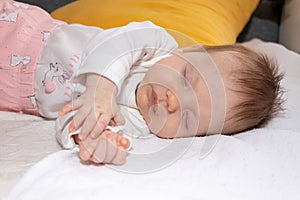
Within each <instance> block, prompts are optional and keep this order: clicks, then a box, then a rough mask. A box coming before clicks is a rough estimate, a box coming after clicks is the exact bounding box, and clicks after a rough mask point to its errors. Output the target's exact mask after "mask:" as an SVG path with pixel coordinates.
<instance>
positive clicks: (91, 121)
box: [79, 112, 97, 140]
mask: <svg viewBox="0 0 300 200" xmlns="http://www.w3.org/2000/svg"><path fill="white" fill-rule="evenodd" d="M96 123H97V118H96V116H95V114H94V113H93V112H90V113H89V114H88V116H87V117H86V118H85V119H84V122H83V124H82V127H81V130H80V133H79V138H80V139H81V140H85V139H86V138H87V137H88V136H89V135H90V133H91V132H92V130H93V129H94V127H95V126H96ZM92 139H95V138H92Z"/></svg>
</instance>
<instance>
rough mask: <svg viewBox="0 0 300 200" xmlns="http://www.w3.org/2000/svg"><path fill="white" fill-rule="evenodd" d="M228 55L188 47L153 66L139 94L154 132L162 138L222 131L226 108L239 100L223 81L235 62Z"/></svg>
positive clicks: (139, 105)
mask: <svg viewBox="0 0 300 200" xmlns="http://www.w3.org/2000/svg"><path fill="white" fill-rule="evenodd" d="M191 50H192V49H191ZM227 59H228V58H226V55H210V56H208V54H207V53H203V52H190V51H189V50H187V49H185V52H184V53H179V54H177V53H175V54H173V55H172V56H170V57H167V58H164V59H162V60H160V61H159V62H157V63H156V64H155V65H154V66H153V67H151V68H150V69H149V71H148V72H147V73H146V75H145V77H144V79H143V80H142V82H141V84H140V85H139V88H138V90H137V97H136V98H137V105H138V107H139V110H140V112H141V114H142V115H143V117H144V119H145V121H146V123H147V125H148V127H149V129H150V130H151V132H152V133H154V134H156V135H157V136H159V137H163V138H174V137H188V136H194V135H205V134H206V133H208V132H218V131H219V132H220V131H221V130H222V127H223V123H224V119H225V115H226V110H227V109H228V108H230V107H232V106H233V105H235V104H236V100H235V98H234V94H228V93H229V92H231V91H227V89H225V88H226V87H224V85H223V83H226V82H227V81H226V80H225V79H224V78H223V77H224V76H226V75H228V73H230V72H231V70H232V67H231V66H233V65H232V63H230V62H229V61H226V60H227ZM228 60H230V59H228ZM203 77H206V78H203ZM224 80H225V81H224ZM225 85H228V84H225ZM209 91H210V92H209ZM225 93H226V95H227V97H226V95H225ZM231 93H232V92H231ZM226 102H227V103H226ZM212 108H214V109H213V110H214V111H213V113H212V112H211V110H212ZM213 117H214V121H215V122H211V118H213ZM210 123H211V124H210Z"/></svg>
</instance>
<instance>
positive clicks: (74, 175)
mask: <svg viewBox="0 0 300 200" xmlns="http://www.w3.org/2000/svg"><path fill="white" fill-rule="evenodd" d="M247 45H249V46H252V47H253V48H257V49H259V50H262V51H264V52H266V53H267V54H269V55H272V56H274V57H276V58H278V62H279V64H280V69H281V70H282V71H285V72H286V77H285V79H284V81H283V86H284V88H285V90H286V93H285V96H284V97H285V98H286V99H287V101H286V103H285V104H284V106H285V108H286V113H285V115H284V116H282V117H279V118H275V119H273V120H272V121H271V122H270V123H269V124H268V126H267V127H265V128H263V129H256V130H252V131H248V132H245V133H242V134H239V135H236V136H211V137H202V138H194V139H190V138H186V139H176V140H162V139H158V138H155V137H152V138H150V139H148V140H146V141H143V140H141V141H139V140H135V141H134V145H133V147H134V150H135V151H136V152H139V151H140V152H141V154H140V155H138V154H136V155H138V156H131V155H130V156H129V157H128V160H127V164H126V165H125V166H122V167H120V168H116V167H112V166H109V165H106V166H95V165H85V164H83V163H81V162H80V161H79V159H78V155H77V151H76V150H72V151H59V152H57V153H55V154H52V155H50V156H48V157H46V158H45V159H43V160H42V161H40V162H39V163H38V164H36V165H34V166H33V167H32V168H30V170H29V171H27V173H26V174H25V176H23V177H22V179H21V180H20V182H18V184H17V185H15V187H14V188H13V189H12V190H11V192H10V194H9V195H8V196H7V198H6V199H8V200H21V199H24V200H25V199H28V200H35V199H37V200H41V199H43V200H46V199H63V200H68V199H70V200H71V199H72V200H75V199H82V200H86V199H117V198H122V199H130V200H132V199H151V200H153V199H230V200H232V199H239V200H240V199H255V200H258V199H272V200H277V199H278V200H279V199H289V200H293V199H295V200H296V199H299V191H298V188H300V170H299V169H300V156H299V155H300V145H299V144H300V123H299V121H300V117H299V116H300V104H299V100H300V56H299V55H298V54H296V53H293V52H291V51H288V50H287V49H285V48H284V47H282V46H280V45H277V44H271V43H261V42H259V41H253V42H251V43H248V44H247ZM39 123H41V124H39ZM42 123H47V124H48V123H52V122H45V121H43V122H37V124H35V125H34V126H32V127H33V128H35V129H34V130H29V128H27V129H25V130H28V131H29V132H36V133H40V130H41V128H42V127H43V126H42V125H43V124H42ZM48 125H49V124H48ZM27 126H28V125H27ZM25 127H26V126H25ZM5 128H6V129H5ZM7 129H9V126H5V125H4V126H3V129H2V125H1V131H5V130H7ZM9 130H10V129H9ZM22 130H23V129H22ZM5 133H6V132H5ZM3 145H7V144H6V143H3ZM46 146H47V145H46V144H45V147H46ZM168 147H171V148H168ZM176 147H178V148H176ZM4 150H6V149H4ZM143 151H145V152H153V154H150V155H153V156H152V157H151V156H148V155H149V154H143ZM25 152H26V151H25ZM155 152H157V154H156V153H155ZM0 153H1V152H0ZM145 155H146V156H145ZM1 164H2V163H0V165H1ZM0 172H1V171H0ZM132 172H138V173H140V174H133V173H132ZM146 172H148V173H146ZM0 175H1V173H0Z"/></svg>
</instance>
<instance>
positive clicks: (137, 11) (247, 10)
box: [52, 0, 259, 46]
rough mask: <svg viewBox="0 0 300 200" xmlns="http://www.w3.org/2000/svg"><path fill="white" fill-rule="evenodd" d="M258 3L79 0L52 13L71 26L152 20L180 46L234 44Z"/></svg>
mask: <svg viewBox="0 0 300 200" xmlns="http://www.w3.org/2000/svg"><path fill="white" fill-rule="evenodd" d="M258 2H259V0H80V1H75V2H73V3H71V4H68V5H66V6H64V7H62V8H59V9H58V10H56V11H54V12H53V13H52V16H53V17H54V18H57V19H60V20H63V21H66V22H68V23H81V24H86V25H93V26H99V27H101V28H104V29H106V28H112V27H117V26H122V25H126V24H128V23H129V22H132V21H145V20H150V21H152V22H153V23H154V24H156V25H159V26H161V27H163V28H165V29H167V30H168V31H169V32H170V33H171V34H172V35H173V36H174V37H175V39H176V40H177V41H178V42H179V45H180V46H187V45H191V44H192V43H195V42H196V43H201V44H207V45H222V44H232V43H235V41H236V37H237V36H238V34H239V33H240V31H241V30H242V29H243V27H244V25H245V24H246V23H247V21H248V20H249V18H250V16H251V14H252V12H253V11H254V9H255V8H256V6H257V4H258Z"/></svg>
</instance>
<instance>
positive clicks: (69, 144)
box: [55, 111, 76, 149]
mask: <svg viewBox="0 0 300 200" xmlns="http://www.w3.org/2000/svg"><path fill="white" fill-rule="evenodd" d="M75 113H76V111H73V112H70V113H68V114H66V115H64V116H62V117H61V116H59V117H58V118H57V119H56V123H55V126H56V127H55V128H56V140H57V141H58V142H59V143H60V144H61V145H62V147H63V148H65V149H71V148H74V147H75V146H76V144H75V141H74V139H73V135H75V133H74V134H72V133H70V132H69V126H70V123H71V121H72V119H73V116H74V114H75Z"/></svg>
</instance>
